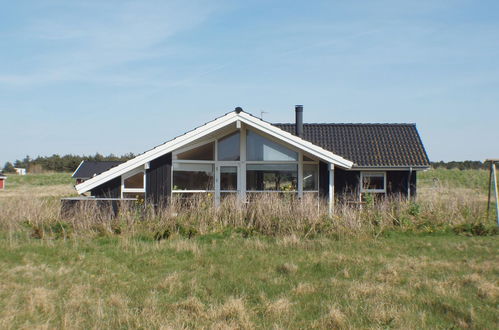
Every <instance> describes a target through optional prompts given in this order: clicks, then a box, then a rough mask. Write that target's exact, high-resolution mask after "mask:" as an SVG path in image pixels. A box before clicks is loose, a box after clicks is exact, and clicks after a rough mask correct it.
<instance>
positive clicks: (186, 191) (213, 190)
mask: <svg viewBox="0 0 499 330" xmlns="http://www.w3.org/2000/svg"><path fill="white" fill-rule="evenodd" d="M174 163H177V164H193V165H212V168H213V189H192V190H190V189H173V187H175V182H174V180H173V179H174V172H175V170H174ZM215 175H216V168H215V161H211V160H204V161H201V160H184V159H183V160H176V161H175V162H172V170H171V187H172V191H171V193H172V194H174V193H182V194H187V193H214V192H215V184H216V182H215Z"/></svg>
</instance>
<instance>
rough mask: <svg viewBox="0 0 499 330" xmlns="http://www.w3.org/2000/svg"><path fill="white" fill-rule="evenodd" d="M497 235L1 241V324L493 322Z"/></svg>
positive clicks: (498, 274) (485, 325)
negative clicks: (365, 238) (309, 238)
mask: <svg viewBox="0 0 499 330" xmlns="http://www.w3.org/2000/svg"><path fill="white" fill-rule="evenodd" d="M498 248H499V244H498V240H497V237H496V236H494V237H462V236H456V235H453V234H441V235H422V236H407V235H399V234H394V235H392V236H390V237H384V238H381V239H378V240H367V241H366V240H345V241H334V240H331V239H314V240H306V239H299V238H297V237H293V236H290V237H283V238H277V239H270V238H268V237H249V238H243V237H242V236H241V235H238V234H235V233H230V232H225V233H220V234H212V235H204V236H199V237H197V238H195V239H191V240H188V239H182V238H176V239H173V240H163V241H159V242H156V241H145V240H138V239H132V240H131V239H127V238H117V237H101V238H94V239H90V240H67V241H64V240H52V241H44V240H33V239H29V238H19V237H18V238H14V239H9V238H7V237H3V238H2V239H1V240H0V250H1V251H2V252H1V254H0V265H1V266H0V276H1V278H2V280H1V285H2V290H1V294H0V326H1V327H2V328H19V327H33V326H40V327H41V326H48V327H49V328H53V327H56V328H63V327H64V328H68V327H69V328H82V329H86V328H161V327H172V328H183V327H188V328H191V327H192V328H194V327H214V328H227V327H229V328H254V327H261V328H308V327H317V328H335V327H338V328H351V327H354V328H364V327H382V328H385V327H396V328H421V327H424V328H436V327H438V328H452V327H473V328H482V329H492V328H494V327H496V326H497V324H498V322H499V316H498V314H497V304H498V303H499V300H498V299H499V287H498V278H499V260H498V256H497V250H498Z"/></svg>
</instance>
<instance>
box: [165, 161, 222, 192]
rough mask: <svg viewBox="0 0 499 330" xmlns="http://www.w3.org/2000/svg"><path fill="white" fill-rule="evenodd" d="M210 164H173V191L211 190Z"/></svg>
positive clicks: (211, 167) (211, 172)
mask: <svg viewBox="0 0 499 330" xmlns="http://www.w3.org/2000/svg"><path fill="white" fill-rule="evenodd" d="M213 173H214V171H213V165H212V164H185V163H174V164H173V190H213V187H214V185H213Z"/></svg>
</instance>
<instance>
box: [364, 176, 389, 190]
mask: <svg viewBox="0 0 499 330" xmlns="http://www.w3.org/2000/svg"><path fill="white" fill-rule="evenodd" d="M361 180H362V192H371V193H384V192H386V175H385V173H384V172H362V173H361Z"/></svg>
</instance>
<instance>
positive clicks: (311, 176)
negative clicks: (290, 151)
mask: <svg viewBox="0 0 499 330" xmlns="http://www.w3.org/2000/svg"><path fill="white" fill-rule="evenodd" d="M303 190H304V191H314V190H319V170H318V165H317V164H303Z"/></svg>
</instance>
